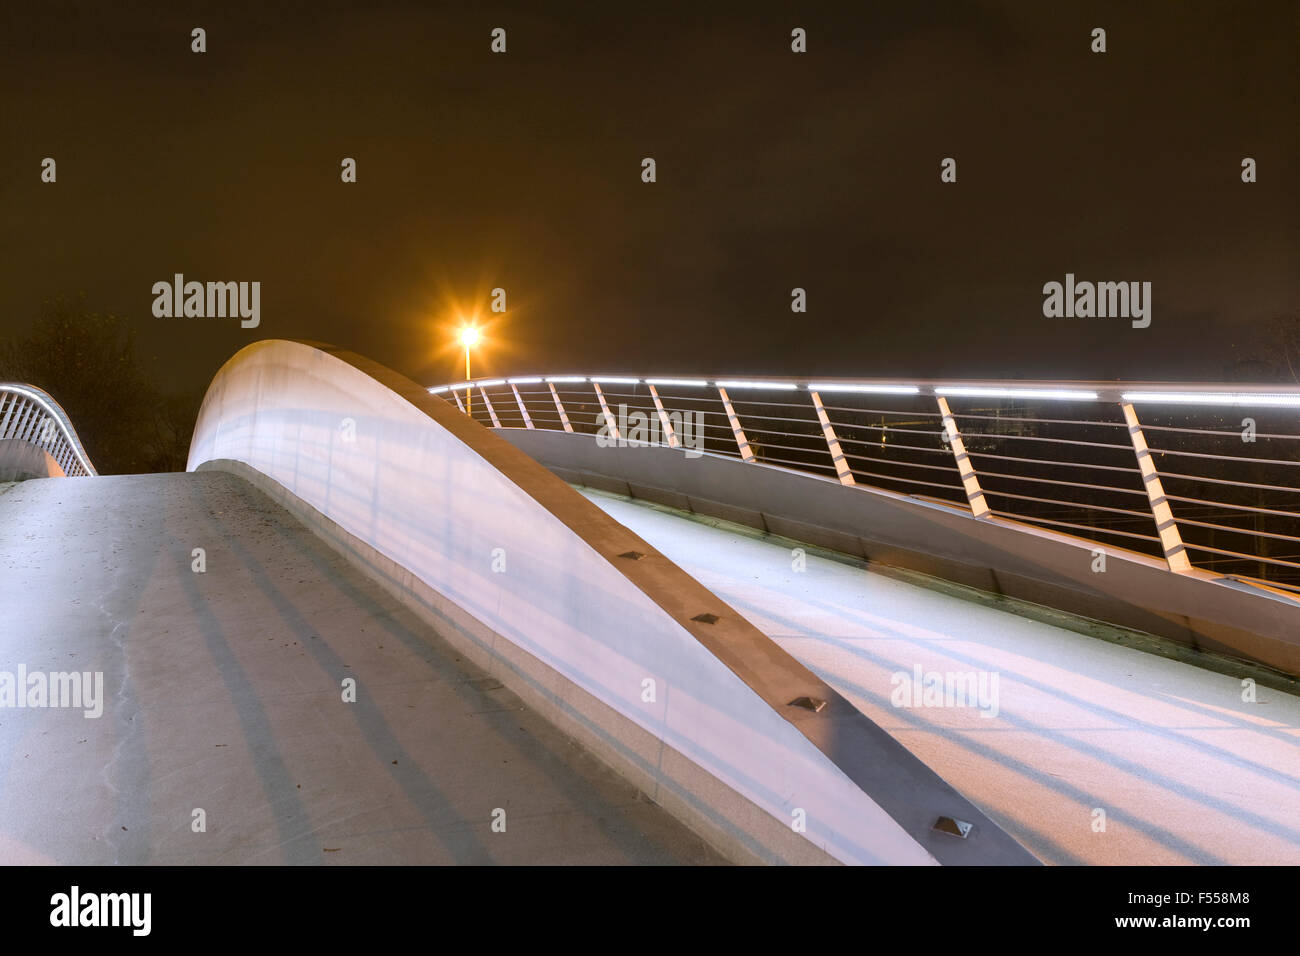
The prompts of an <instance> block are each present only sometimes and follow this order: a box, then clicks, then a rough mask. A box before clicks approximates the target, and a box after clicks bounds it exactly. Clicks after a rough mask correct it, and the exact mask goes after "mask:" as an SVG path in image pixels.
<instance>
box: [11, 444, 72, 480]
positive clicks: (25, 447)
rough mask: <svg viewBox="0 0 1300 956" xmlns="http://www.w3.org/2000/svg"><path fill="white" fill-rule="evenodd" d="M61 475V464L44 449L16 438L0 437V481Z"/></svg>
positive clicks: (62, 475) (59, 476)
mask: <svg viewBox="0 0 1300 956" xmlns="http://www.w3.org/2000/svg"><path fill="white" fill-rule="evenodd" d="M63 477H64V473H63V466H62V465H60V464H59V463H58V461H56V460H55V458H54V456H53V455H51V454H50V453H49V452H48V451H46V450H45V449H43V448H37V447H36V446H35V445H33V444H31V443H30V442H25V441H19V440H18V439H16V438H0V481H26V480H27V479H29V478H63Z"/></svg>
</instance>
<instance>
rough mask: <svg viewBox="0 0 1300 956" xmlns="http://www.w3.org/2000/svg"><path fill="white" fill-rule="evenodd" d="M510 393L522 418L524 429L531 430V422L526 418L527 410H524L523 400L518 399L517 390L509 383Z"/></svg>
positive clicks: (512, 383) (513, 384)
mask: <svg viewBox="0 0 1300 956" xmlns="http://www.w3.org/2000/svg"><path fill="white" fill-rule="evenodd" d="M510 391H512V392H514V393H515V404H516V405H518V406H519V414H520V415H522V416H524V427H525V428H532V427H533V420H532V419H531V418H529V417H528V409H526V408H524V400H523V399H522V398H520V397H519V388H518V387H517V386H516V385H515V383H514V382H511V383H510Z"/></svg>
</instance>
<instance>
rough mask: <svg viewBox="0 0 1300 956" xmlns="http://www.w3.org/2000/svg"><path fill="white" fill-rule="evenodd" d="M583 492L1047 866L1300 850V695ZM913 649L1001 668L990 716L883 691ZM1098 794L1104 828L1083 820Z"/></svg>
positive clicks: (928, 667)
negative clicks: (1248, 684) (1253, 695)
mask: <svg viewBox="0 0 1300 956" xmlns="http://www.w3.org/2000/svg"><path fill="white" fill-rule="evenodd" d="M584 493H585V494H586V495H587V496H588V497H589V498H590V499H591V500H592V501H594V502H595V503H596V504H598V505H599V506H600V507H602V508H603V509H604V510H605V511H606V512H608V513H609V514H610V515H611V516H613V517H614V518H615V519H617V520H618V521H620V522H622V523H623V524H625V525H627V526H628V527H629V528H630V529H631V530H633V531H634V532H636V533H637V534H639V535H641V536H642V537H644V538H645V539H646V540H647V541H648V542H650V544H652V545H653V546H654V547H656V548H658V549H659V550H660V551H662V552H663V553H664V554H665V555H666V556H667V557H668V558H670V559H671V560H673V561H675V562H677V563H678V564H679V565H680V566H681V567H683V568H684V569H685V570H686V571H688V572H689V573H690V574H692V575H694V576H695V577H696V578H697V579H698V580H699V581H701V582H702V583H703V584H704V585H705V586H707V587H709V588H710V589H711V590H713V591H714V592H716V593H717V594H718V595H719V596H720V597H722V598H723V599H724V600H726V601H727V602H729V603H730V604H731V605H732V606H733V607H735V608H736V609H737V610H738V611H740V612H741V613H743V614H744V615H745V616H746V617H748V618H749V620H750V621H751V622H752V623H753V624H754V625H756V626H757V627H759V628H760V629H761V630H763V631H765V632H766V633H767V634H768V635H770V636H771V637H772V638H774V639H775V640H776V641H777V642H778V643H779V644H780V645H781V646H782V647H783V648H784V649H786V650H787V651H789V652H790V653H791V654H793V655H795V656H796V657H797V658H799V659H800V660H801V661H802V662H803V663H805V664H806V665H807V666H809V667H810V668H812V669H813V670H814V671H816V672H817V673H818V674H819V675H820V676H821V677H822V678H823V679H825V680H826V681H828V682H829V683H830V684H832V685H833V686H834V687H835V688H836V689H837V690H839V691H840V692H841V693H842V694H844V695H845V696H846V697H847V698H849V699H850V700H851V701H853V703H854V704H855V705H856V706H857V707H859V708H860V709H861V710H862V711H863V713H865V714H866V715H867V716H868V717H870V718H871V719H872V720H873V721H875V722H877V723H878V724H879V725H880V726H882V727H884V728H885V729H886V730H888V731H889V732H890V733H891V734H892V735H893V736H894V737H895V738H896V739H897V740H899V741H900V742H901V743H903V744H904V745H905V746H907V747H908V748H909V749H910V750H912V752H913V753H915V754H916V755H917V756H918V757H920V758H921V759H922V760H923V761H925V762H926V763H927V764H929V765H930V767H931V768H933V769H934V770H935V771H936V772H938V773H939V774H940V775H941V776H942V777H944V778H945V779H946V780H947V781H948V782H949V783H950V784H952V785H953V786H954V787H956V788H957V790H959V791H960V792H961V793H963V794H965V795H966V796H967V797H969V798H970V799H971V800H972V801H973V802H974V803H975V804H976V805H978V806H980V807H981V808H982V809H983V810H984V811H985V812H987V813H988V814H989V815H990V816H991V817H992V818H993V819H994V820H995V821H996V822H998V823H999V824H1000V825H1001V826H1003V827H1004V828H1005V829H1006V830H1007V831H1008V832H1009V833H1010V834H1011V835H1012V836H1014V837H1016V838H1017V839H1018V840H1020V842H1021V843H1023V844H1024V845H1025V846H1026V847H1027V848H1028V849H1029V850H1030V851H1032V852H1033V853H1035V854H1036V855H1037V856H1038V857H1039V858H1040V859H1042V860H1044V861H1045V862H1048V863H1059V864H1074V863H1089V864H1098V863H1100V864H1146V865H1167V864H1179V863H1211V864H1213V863H1232V864H1241V863H1270V864H1282V863H1286V864H1297V863H1300V698H1297V697H1295V696H1291V695H1289V694H1286V693H1282V692H1280V691H1277V690H1272V689H1269V688H1266V687H1258V688H1257V695H1258V701H1257V702H1256V703H1254V704H1247V703H1243V702H1242V699H1241V698H1242V691H1241V680H1240V678H1238V677H1229V676H1225V675H1222V674H1218V673H1214V672H1211V671H1208V670H1204V669H1201V668H1199V667H1194V666H1192V665H1189V664H1185V663H1181V662H1179V661H1177V660H1172V659H1168V658H1165V657H1159V656H1156V655H1154V654H1150V653H1144V652H1141V651H1138V650H1134V649H1132V648H1130V647H1124V646H1121V645H1119V644H1116V643H1113V642H1110V641H1106V640H1101V639H1098V638H1096V637H1089V636H1086V635H1083V634H1079V633H1075V632H1073V631H1070V630H1066V629H1064V628H1061V627H1055V626H1052V625H1050V624H1047V623H1040V621H1038V620H1032V619H1029V618H1027V617H1022V616H1019V615H1016V614H1012V613H1009V612H1008V611H1005V610H1001V609H999V608H997V607H993V606H991V605H990V602H989V601H976V600H971V599H969V598H968V597H962V596H958V592H957V590H956V589H954V588H951V587H950V586H947V585H935V587H933V588H930V587H923V586H921V585H919V584H914V583H908V582H906V581H904V580H901V579H900V578H899V576H898V575H896V574H889V575H888V576H887V575H886V574H884V573H871V572H864V571H863V570H861V569H860V568H859V567H855V566H852V565H849V564H847V563H841V562H839V561H835V560H830V559H827V558H821V557H817V556H815V555H813V554H809V555H807V559H806V560H807V566H806V570H804V571H803V572H796V571H794V570H792V557H791V551H790V548H789V547H788V546H787V545H786V544H784V543H778V542H776V541H772V540H766V539H763V538H760V537H758V536H757V533H756V532H752V531H750V530H748V529H742V528H739V527H738V526H732V525H727V524H725V523H723V522H719V521H715V520H712V519H700V518H690V517H686V516H684V515H682V513H680V512H675V511H672V510H670V509H666V508H661V507H658V506H654V505H647V504H644V503H640V502H636V503H633V502H630V501H628V500H626V499H623V498H619V497H615V496H611V495H606V494H603V493H600V492H592V491H585V490H584ZM915 580H917V581H920V580H921V579H920V578H915ZM1048 613H1051V612H1048ZM1058 619H1059V618H1058ZM1098 630H1100V628H1098ZM1112 633H1117V632H1112ZM918 665H919V666H920V667H921V668H922V669H923V671H925V672H931V671H937V672H941V673H944V672H972V671H987V672H992V673H996V674H997V675H998V679H999V683H998V689H999V694H998V705H999V712H998V714H997V716H996V717H983V716H981V715H980V712H979V710H978V709H977V708H973V707H972V708H960V707H958V708H945V707H938V708H936V707H929V708H906V709H904V708H896V707H894V706H892V704H891V694H892V693H893V691H894V688H895V685H894V684H893V683H892V681H891V677H892V675H894V674H895V673H897V672H905V673H908V674H911V673H912V672H913V670H914V668H915V667H916V666H918ZM1097 809H1101V810H1104V811H1105V814H1106V820H1105V832H1094V819H1099V818H1098V817H1095V815H1094V811H1095V810H1097Z"/></svg>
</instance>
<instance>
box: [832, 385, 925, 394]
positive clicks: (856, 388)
mask: <svg viewBox="0 0 1300 956" xmlns="http://www.w3.org/2000/svg"><path fill="white" fill-rule="evenodd" d="M808 390H809V391H810V392H879V393H880V394H882V395H919V394H920V393H921V390H920V389H919V388H917V387H916V386H915V385H844V384H841V383H836V382H817V383H814V384H812V385H809V386H808Z"/></svg>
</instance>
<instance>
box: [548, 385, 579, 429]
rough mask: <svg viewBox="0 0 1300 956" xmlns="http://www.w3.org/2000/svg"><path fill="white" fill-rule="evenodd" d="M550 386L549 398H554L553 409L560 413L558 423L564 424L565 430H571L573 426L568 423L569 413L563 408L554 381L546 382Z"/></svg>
mask: <svg viewBox="0 0 1300 956" xmlns="http://www.w3.org/2000/svg"><path fill="white" fill-rule="evenodd" d="M546 384H547V385H549V386H550V388H551V398H553V399H555V410H556V411H557V412H559V413H560V424H562V425H563V426H564V430H565V431H566V432H571V431H573V426H572V425H570V424H569V415H568V413H567V412H565V410H564V405H562V404H561V403H560V393H559V392H557V391H556V390H555V383H554V382H547V383H546Z"/></svg>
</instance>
